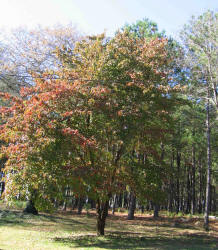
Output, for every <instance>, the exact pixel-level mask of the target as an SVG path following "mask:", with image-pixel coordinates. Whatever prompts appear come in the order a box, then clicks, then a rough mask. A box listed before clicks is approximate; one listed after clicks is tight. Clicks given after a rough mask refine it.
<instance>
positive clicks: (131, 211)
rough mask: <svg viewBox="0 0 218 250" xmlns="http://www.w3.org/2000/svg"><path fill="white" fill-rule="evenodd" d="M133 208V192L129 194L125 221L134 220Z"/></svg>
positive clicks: (134, 197)
mask: <svg viewBox="0 0 218 250" xmlns="http://www.w3.org/2000/svg"><path fill="white" fill-rule="evenodd" d="M135 208H136V196H135V194H134V193H133V192H130V198H129V209H128V216H127V220H133V219H134V213H135Z"/></svg>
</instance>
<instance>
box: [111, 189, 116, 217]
mask: <svg viewBox="0 0 218 250" xmlns="http://www.w3.org/2000/svg"><path fill="white" fill-rule="evenodd" d="M116 199H117V195H116V194H115V195H114V197H113V201H112V202H113V203H112V214H114V213H115V208H116Z"/></svg>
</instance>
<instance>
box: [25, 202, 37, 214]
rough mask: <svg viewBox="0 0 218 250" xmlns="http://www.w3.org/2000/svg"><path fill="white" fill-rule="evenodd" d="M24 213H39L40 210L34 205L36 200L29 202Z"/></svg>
mask: <svg viewBox="0 0 218 250" xmlns="http://www.w3.org/2000/svg"><path fill="white" fill-rule="evenodd" d="M23 212H24V213H29V214H34V215H38V211H37V209H36V208H35V206H34V202H33V201H32V200H30V201H28V202H27V205H26V207H25V209H24V210H23Z"/></svg>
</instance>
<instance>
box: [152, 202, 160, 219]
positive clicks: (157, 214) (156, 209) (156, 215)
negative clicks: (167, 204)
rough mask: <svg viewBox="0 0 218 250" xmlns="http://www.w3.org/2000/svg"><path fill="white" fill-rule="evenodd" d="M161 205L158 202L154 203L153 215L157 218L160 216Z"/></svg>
mask: <svg viewBox="0 0 218 250" xmlns="http://www.w3.org/2000/svg"><path fill="white" fill-rule="evenodd" d="M159 207H160V206H159V205H158V204H156V203H155V204H154V215H153V217H154V218H155V219H156V218H158V217H159Z"/></svg>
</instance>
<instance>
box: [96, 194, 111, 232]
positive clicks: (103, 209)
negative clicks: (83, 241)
mask: <svg viewBox="0 0 218 250" xmlns="http://www.w3.org/2000/svg"><path fill="white" fill-rule="evenodd" d="M108 207H109V199H108V200H107V201H104V202H101V201H100V200H98V201H97V204H96V211H97V235H98V236H100V235H104V228H105V222H106V218H107V215H108Z"/></svg>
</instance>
